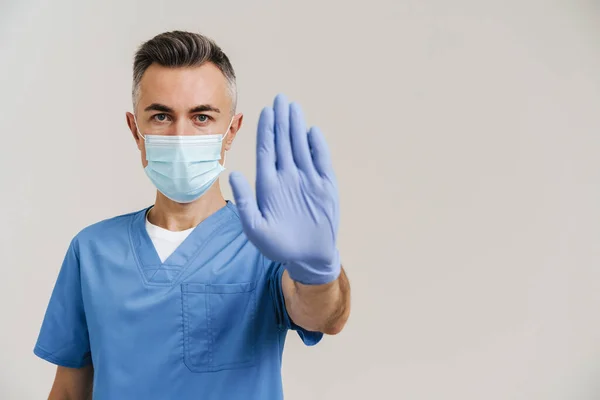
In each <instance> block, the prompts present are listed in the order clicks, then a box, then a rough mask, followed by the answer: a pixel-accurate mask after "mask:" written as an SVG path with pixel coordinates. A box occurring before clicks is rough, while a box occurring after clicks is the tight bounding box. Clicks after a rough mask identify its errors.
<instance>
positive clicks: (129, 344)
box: [34, 31, 350, 400]
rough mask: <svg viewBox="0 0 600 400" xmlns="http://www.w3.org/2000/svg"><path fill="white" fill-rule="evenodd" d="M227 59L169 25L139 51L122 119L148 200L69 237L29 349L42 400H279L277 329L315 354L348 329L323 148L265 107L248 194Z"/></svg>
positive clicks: (332, 187) (294, 117)
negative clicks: (49, 373) (227, 190)
mask: <svg viewBox="0 0 600 400" xmlns="http://www.w3.org/2000/svg"><path fill="white" fill-rule="evenodd" d="M236 96H237V94H236V83H235V74H234V71H233V68H232V66H231V64H230V62H229V59H228V58H227V56H226V55H225V54H224V53H223V52H222V51H221V49H220V48H219V47H218V46H217V45H216V44H215V43H214V42H213V41H211V40H210V39H208V38H206V37H203V36H201V35H197V34H193V33H188V32H180V31H175V32H168V33H164V34H161V35H158V36H156V37H154V38H153V39H151V40H149V41H148V42H146V43H144V44H143V45H142V46H141V47H140V49H139V50H138V52H137V53H136V56H135V61H134V74H133V103H134V109H133V114H131V113H127V123H128V126H129V129H130V131H131V134H132V135H133V138H134V140H135V141H136V144H137V146H138V148H139V150H140V154H141V160H142V165H143V166H144V168H145V171H146V174H147V176H148V177H149V179H150V180H151V182H152V183H153V184H154V185H155V186H156V187H157V195H156V200H155V203H154V205H153V206H151V207H148V208H146V209H143V210H141V211H138V212H134V213H131V214H127V215H122V216H118V217H115V218H112V219H108V220H105V221H102V222H99V223H97V224H94V225H92V226H89V227H87V228H85V229H84V230H82V231H81V232H80V233H79V234H77V235H76V236H75V238H74V239H73V240H72V242H71V244H70V246H69V249H68V251H67V254H66V257H65V259H64V262H63V265H62V268H61V270H60V273H59V276H58V279H57V282H56V285H55V287H54V290H53V293H52V296H51V299H50V303H49V306H48V309H47V311H46V315H45V317H44V321H43V324H42V327H41V331H40V335H39V338H38V341H37V343H36V346H35V350H34V352H35V354H37V355H38V356H39V357H41V358H43V359H45V360H48V361H49V362H51V363H54V364H56V365H58V369H57V373H56V378H55V381H54V384H53V386H52V389H51V393H50V399H56V400H59V399H60V400H64V399H86V398H89V396H90V395H91V394H92V393H93V398H94V400H119V399H127V400H138V399H140V400H142V399H143V400H154V399H156V400H159V399H160V400H165V399H174V400H185V399H203V400H204V399H226V400H236V399H261V400H271V399H281V398H283V390H282V382H281V359H282V351H283V346H284V340H285V337H286V332H287V331H288V330H294V331H296V332H297V333H298V334H299V336H300V337H301V338H302V340H303V341H304V343H305V344H307V345H314V344H316V343H317V342H319V341H320V340H321V338H322V336H323V334H329V335H334V334H337V333H338V332H340V331H341V330H342V328H343V326H344V325H345V323H346V320H347V318H348V315H349V310H350V289H349V284H348V280H347V278H346V275H345V273H344V271H343V269H342V267H341V264H340V257H339V254H338V251H337V248H336V236H337V228H338V221H339V213H338V194H337V187H336V181H335V177H334V173H333V170H332V166H331V161H330V158H329V152H328V149H327V146H326V143H325V141H324V138H323V135H322V134H321V132H320V131H319V130H318V129H317V128H311V129H310V130H307V127H306V126H305V123H304V119H303V116H302V112H301V110H300V108H299V106H298V105H296V104H293V103H292V104H289V103H288V102H287V100H286V99H285V97H284V96H282V95H278V96H277V97H276V98H275V101H274V104H273V107H266V108H265V109H263V111H262V114H261V116H260V121H259V126H258V138H257V179H256V197H255V196H254V195H253V193H252V189H251V188H250V186H249V184H248V182H247V181H246V180H245V179H244V178H243V177H242V176H241V175H240V174H238V173H232V174H231V175H230V183H231V185H232V188H233V192H234V197H235V203H236V205H234V204H233V203H231V202H230V201H226V200H225V199H224V198H223V195H222V194H221V190H220V186H219V181H218V177H219V176H220V174H221V172H222V171H223V169H224V167H223V164H224V161H225V159H226V157H225V153H226V151H228V150H229V149H230V148H231V146H232V143H233V141H234V139H235V137H236V135H237V133H238V132H239V130H240V128H241V126H242V119H243V116H242V114H239V113H237V114H236V112H235V108H236Z"/></svg>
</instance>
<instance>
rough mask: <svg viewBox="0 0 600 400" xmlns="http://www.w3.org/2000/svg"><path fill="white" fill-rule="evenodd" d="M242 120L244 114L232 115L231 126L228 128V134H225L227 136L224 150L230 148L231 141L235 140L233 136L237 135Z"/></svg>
mask: <svg viewBox="0 0 600 400" xmlns="http://www.w3.org/2000/svg"><path fill="white" fill-rule="evenodd" d="M243 120H244V114H242V113H239V114H237V115H235V116H234V117H233V122H232V123H231V128H229V134H227V137H226V138H225V150H226V151H229V150H230V149H231V146H232V144H233V141H234V140H235V136H236V135H237V133H238V131H239V130H240V128H241V127H242V122H243Z"/></svg>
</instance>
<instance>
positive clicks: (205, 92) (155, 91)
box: [127, 63, 243, 167]
mask: <svg viewBox="0 0 600 400" xmlns="http://www.w3.org/2000/svg"><path fill="white" fill-rule="evenodd" d="M134 112H135V114H136V119H137V128H136V124H135V120H134V116H133V114H131V113H127V123H128V125H129V128H130V130H131V133H132V134H133V135H134V138H135V140H136V142H137V145H138V148H139V149H140V151H141V156H142V164H143V166H144V167H146V165H148V162H147V160H146V149H145V146H144V140H143V139H142V138H140V136H139V135H138V132H137V129H139V132H140V133H141V134H142V135H144V136H145V135H147V134H149V135H212V134H220V135H223V134H225V132H226V130H227V127H228V126H229V123H230V122H231V119H232V116H233V114H232V99H231V95H230V91H229V87H228V85H227V80H226V78H225V76H224V75H223V74H222V73H221V71H220V70H219V69H218V68H217V67H216V66H214V64H212V63H205V64H203V65H202V66H200V67H186V68H166V67H162V66H160V65H156V64H153V65H151V66H150V67H149V68H148V69H147V70H146V72H145V73H144V75H143V77H142V80H141V83H140V94H139V98H138V103H137V107H136V109H135V110H134ZM242 118H243V116H242V115H241V114H237V115H235V116H234V117H233V122H232V124H231V128H230V131H229V133H228V134H227V136H226V137H225V140H224V141H223V148H222V149H221V160H223V153H224V151H226V150H229V149H230V148H231V144H232V142H233V140H234V139H235V135H236V133H237V131H238V130H239V128H240V127H241V124H242Z"/></svg>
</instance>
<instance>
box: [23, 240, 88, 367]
mask: <svg viewBox="0 0 600 400" xmlns="http://www.w3.org/2000/svg"><path fill="white" fill-rule="evenodd" d="M75 243H76V242H75V240H74V241H72V242H71V244H70V246H69V249H68V250H67V254H66V256H65V258H64V261H63V264H62V267H61V269H60V272H59V274H58V278H57V280H56V284H55V286H54V290H53V291H52V295H51V297H50V302H49V304H48V308H47V309H46V314H45V316H44V319H43V322H42V326H41V329H40V333H39V336H38V339H37V342H36V344H35V347H34V350H33V352H34V354H35V355H37V356H38V357H40V358H42V359H44V360H46V361H48V362H50V363H52V364H56V365H59V366H63V367H69V368H81V367H83V366H85V365H88V364H90V363H91V362H92V359H91V352H90V343H89V337H88V329H87V323H86V318H85V312H84V308H83V298H82V294H81V278H80V273H79V271H80V270H79V257H78V254H77V248H76V244H75Z"/></svg>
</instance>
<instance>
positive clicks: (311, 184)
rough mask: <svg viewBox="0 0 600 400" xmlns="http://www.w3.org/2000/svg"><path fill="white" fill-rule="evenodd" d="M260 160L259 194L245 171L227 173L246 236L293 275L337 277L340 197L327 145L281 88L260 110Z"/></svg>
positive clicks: (313, 281) (314, 280) (308, 280)
mask: <svg viewBox="0 0 600 400" xmlns="http://www.w3.org/2000/svg"><path fill="white" fill-rule="evenodd" d="M256 160H257V176H256V198H255V197H254V194H253V193H252V189H251V187H250V185H249V184H248V181H247V180H246V179H245V178H244V177H243V176H242V174H240V173H239V172H232V173H231V175H230V177H229V181H230V184H231V187H232V189H233V194H234V197H235V201H236V205H237V207H238V209H239V212H240V217H241V220H242V225H243V227H244V231H245V233H246V236H248V239H249V240H250V241H251V242H252V243H253V244H254V245H255V246H256V247H257V248H258V249H259V250H260V251H261V252H262V254H264V255H265V256H266V257H267V258H269V259H270V260H272V261H279V262H281V263H283V264H284V266H285V268H286V269H287V271H288V273H289V275H290V277H291V278H292V279H293V280H295V281H297V282H300V283H303V284H306V285H320V284H325V283H328V282H331V281H334V280H335V279H337V277H338V276H339V274H340V269H341V265H340V258H339V252H338V250H337V247H336V238H337V231H338V224H339V200H338V191H337V184H336V179H335V176H334V172H333V167H332V165H331V158H330V155H329V150H328V148H327V143H326V142H325V138H324V137H323V134H322V133H321V131H320V130H319V129H318V128H316V127H313V128H311V129H310V130H309V131H307V127H306V123H305V121H304V116H303V115H302V110H301V109H300V106H298V105H297V104H295V103H292V104H289V103H288V101H287V99H286V98H285V96H283V95H281V94H280V95H278V96H277V97H276V98H275V102H274V106H273V108H271V107H266V108H264V109H263V111H262V113H261V115H260V120H259V122H258V134H257V146H256Z"/></svg>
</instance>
